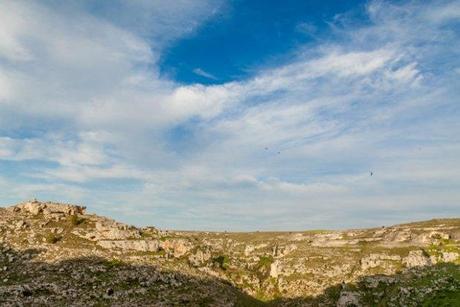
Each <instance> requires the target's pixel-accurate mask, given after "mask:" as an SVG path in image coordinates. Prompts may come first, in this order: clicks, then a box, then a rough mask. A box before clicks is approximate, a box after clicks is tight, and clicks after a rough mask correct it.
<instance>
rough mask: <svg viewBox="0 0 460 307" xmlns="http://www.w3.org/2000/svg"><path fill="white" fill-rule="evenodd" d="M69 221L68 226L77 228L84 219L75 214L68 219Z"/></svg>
mask: <svg viewBox="0 0 460 307" xmlns="http://www.w3.org/2000/svg"><path fill="white" fill-rule="evenodd" d="M69 221H70V224H72V225H73V226H78V225H80V224H81V223H83V222H84V219H82V218H79V217H78V215H76V214H73V215H71V216H70V217H69Z"/></svg>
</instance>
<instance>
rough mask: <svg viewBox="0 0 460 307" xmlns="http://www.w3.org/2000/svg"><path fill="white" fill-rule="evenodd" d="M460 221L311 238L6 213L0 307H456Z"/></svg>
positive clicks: (32, 206) (51, 212) (1, 222)
mask: <svg viewBox="0 0 460 307" xmlns="http://www.w3.org/2000/svg"><path fill="white" fill-rule="evenodd" d="M459 240H460V219H444V220H431V221H426V222H418V223H411V224H404V225H396V226H392V227H381V228H374V229H355V230H347V231H305V232H253V233H217V232H177V231H161V230H158V229H156V228H153V227H145V228H136V227H133V226H128V225H124V224H121V223H118V222H116V221H113V220H111V219H108V218H105V217H100V216H97V215H93V214H87V213H86V211H85V208H84V207H81V206H74V205H67V204H57V203H51V202H45V203H44V202H38V201H31V202H26V203H22V204H18V205H16V206H11V207H7V208H0V305H2V306H3V305H11V306H18V305H22V304H25V305H62V306H69V305H77V306H80V305H83V304H85V305H90V306H92V305H103V306H104V305H116V306H136V305H138V306H145V305H150V306H266V305H267V306H377V305H378V306H420V305H422V303H423V304H425V305H426V306H455V305H457V306H458V302H460V266H459V265H460V258H459V254H460V245H459Z"/></svg>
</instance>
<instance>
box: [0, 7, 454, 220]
mask: <svg viewBox="0 0 460 307" xmlns="http://www.w3.org/2000/svg"><path fill="white" fill-rule="evenodd" d="M1 5H3V6H7V8H8V9H7V10H6V9H5V10H1V9H0V59H1V60H0V131H1V132H2V133H4V135H3V136H0V160H1V161H8V163H9V164H13V165H14V166H16V167H17V168H13V170H11V169H10V170H9V171H8V172H9V174H8V175H6V174H2V178H3V179H2V178H0V179H1V180H0V187H4V188H5V189H11V193H17V195H18V196H17V197H18V198H20V197H25V196H27V197H30V195H32V194H34V193H36V194H39V195H44V196H46V197H55V198H59V197H62V198H64V199H63V200H69V199H70V200H74V201H77V202H83V201H87V202H89V203H88V205H89V206H90V207H91V206H92V207H93V208H95V209H97V210H100V211H99V212H103V213H115V212H120V211H122V212H125V211H126V210H130V211H131V212H139V214H138V215H133V216H132V217H131V218H132V220H130V221H136V222H138V223H150V224H159V226H163V227H164V226H169V227H172V226H175V227H179V228H184V227H185V228H214V229H216V228H220V229H222V228H223V227H224V228H226V227H227V226H228V227H231V228H233V229H237V228H239V229H248V228H265V229H268V228H278V229H279V228H283V227H288V228H291V229H292V228H307V227H317V226H320V227H331V225H332V226H334V225H335V224H334V223H335V222H336V221H337V220H340V221H345V220H348V221H349V223H348V224H347V223H345V222H343V223H342V224H340V225H342V226H346V225H355V226H356V225H359V224H360V223H370V224H372V223H373V222H375V223H379V222H380V221H379V220H378V219H376V218H375V216H376V214H374V215H372V210H374V212H377V213H378V214H379V215H382V214H383V215H386V217H385V221H387V222H395V221H400V220H401V219H412V218H417V217H421V216H426V215H428V214H432V215H433V211H434V210H435V209H436V208H438V207H437V206H439V204H442V205H444V208H445V210H440V211H439V214H441V213H442V214H453V213H456V214H457V213H458V210H457V211H455V206H454V205H455V204H458V200H459V199H460V197H459V196H460V195H459V194H458V193H457V192H456V191H457V190H460V189H458V188H459V186H458V182H460V181H459V180H458V179H459V178H458V176H457V175H456V174H458V173H460V172H459V171H460V169H458V165H460V163H458V157H459V156H460V147H459V146H458V144H459V139H458V136H457V133H456V131H458V128H459V126H458V122H459V121H458V116H459V114H458V107H457V106H458V101H457V98H456V97H458V95H457V94H458V90H455V88H460V87H458V76H457V75H455V74H454V75H451V74H450V71H449V69H450V68H449V67H451V66H453V67H459V65H460V63H458V60H457V59H458V50H460V48H456V47H458V43H456V42H457V41H458V33H455V31H453V30H452V29H451V28H450V27H449V26H448V23H449V22H451V21H452V20H455V18H457V15H456V14H455V10H456V8H457V6H458V5H457V4H456V2H433V3H432V4H431V5H427V4H414V3H411V4H403V5H393V4H389V3H387V2H382V1H375V2H371V3H370V4H369V5H368V7H367V9H368V15H369V18H370V25H366V26H362V27H358V28H356V27H352V28H350V27H349V26H344V27H341V26H338V25H337V26H334V27H333V31H335V32H336V34H337V35H338V37H339V38H337V39H336V40H335V41H329V42H323V43H320V44H319V45H317V46H316V47H314V48H310V49H308V50H301V51H299V52H298V55H297V56H296V57H295V58H294V59H293V60H292V61H290V62H289V63H286V64H284V65H280V66H278V67H271V68H267V69H263V70H260V71H258V72H256V73H255V75H254V76H253V77H251V78H249V79H247V80H243V81H239V82H229V83H225V84H221V85H210V86H206V85H202V84H193V85H186V86H185V85H179V84H177V83H176V82H174V81H173V80H168V79H166V78H163V77H161V76H160V75H159V73H158V66H157V65H158V64H157V60H158V58H159V56H160V55H161V52H162V51H163V48H165V46H167V45H168V44H169V43H170V42H171V41H172V40H175V39H178V38H179V37H181V36H183V35H187V34H189V33H191V32H192V31H194V30H196V29H198V28H199V26H200V24H201V23H202V22H205V21H206V20H207V19H208V18H212V16H213V15H215V14H216V10H217V9H218V7H220V6H214V5H210V2H207V1H204V2H202V3H201V2H200V3H197V2H195V1H194V3H193V5H190V3H189V2H187V1H184V2H181V4H180V5H179V4H177V5H174V6H171V5H168V4H165V3H163V2H152V3H150V2H142V1H141V2H133V3H131V2H130V3H124V2H116V3H115V4H114V6H113V8H106V10H104V14H103V15H97V16H96V15H91V14H90V13H88V12H87V11H86V9H87V5H88V3H87V2H72V5H73V7H72V8H73V10H68V9H65V4H60V5H57V6H54V7H51V6H48V5H47V4H46V3H31V2H4V3H2V4H1ZM115 15H116V16H120V18H119V19H117V20H114V19H113V16H115ZM24 16H26V17H27V18H24ZM136 16H138V17H139V22H138V23H137V22H134V20H135V18H134V17H136ZM147 24H148V25H149V27H146V25H147ZM345 24H346V23H345ZM145 28H148V29H149V30H148V31H147V30H144V29H145ZM420 33H423V35H420ZM203 72H204V71H201V70H197V71H196V72H195V73H198V74H201V75H202V76H204V77H207V78H210V77H213V76H211V75H208V76H206V74H207V73H206V72H204V73H205V74H203ZM177 127H181V128H183V127H185V128H183V129H185V130H187V132H189V134H187V135H185V136H184V137H183V138H179V139H173V140H172V141H171V140H169V139H168V136H169V134H170V133H171V131H173V132H174V129H176V128H177ZM24 131H25V133H24ZM23 134H25V135H23ZM29 134H32V135H29ZM171 142H172V143H174V142H176V143H180V144H173V145H180V146H182V147H181V148H182V149H179V150H177V149H175V147H174V146H171V144H170V143H171ZM1 161H0V163H1ZM31 161H32V162H35V163H37V164H36V165H35V164H34V165H33V167H32V168H28V167H22V168H21V165H28V164H27V163H32V162H31ZM50 164H51V166H50ZM371 169H372V170H373V171H374V173H375V175H374V176H372V178H371V177H370V176H369V173H368V172H369V170H371ZM16 172H17V173H16ZM7 177H8V180H7V179H5V178H7ZM110 180H121V181H123V180H127V181H129V180H131V181H134V182H135V183H136V187H135V188H134V189H131V190H130V189H129V188H126V190H119V189H118V188H117V187H114V186H112V187H111V188H110V182H109V181H110ZM30 182H34V183H30ZM35 182H38V183H35ZM93 183H95V184H94V185H92V184H93ZM97 183H99V184H104V183H106V187H105V188H98V184H97ZM14 186H17V188H14ZM107 186H109V188H107ZM21 188H23V191H24V192H20V190H21ZM67 190H68V191H69V196H68V197H66V196H65V195H66V191H67ZM0 195H1V196H2V197H3V199H7V200H8V201H10V200H12V197H11V196H7V195H5V194H0ZM110 204H112V206H113V207H107V206H108V205H110ZM124 204H126V205H124ZM123 206H125V207H123ZM417 206H419V207H417ZM417 208H420V210H421V211H423V212H422V213H423V214H422V213H417V214H416V210H415V209H417ZM453 208H454V209H453ZM401 212H403V213H404V214H407V218H406V217H404V218H403V217H401V216H398V214H401ZM149 214H150V215H149ZM144 216H154V217H156V218H157V219H158V220H151V221H147V220H146V219H141V220H138V219H139V218H141V217H144ZM122 218H126V216H122ZM160 218H161V221H159V219H160ZM184 221H186V222H187V223H188V224H183V223H184ZM161 223H163V224H161ZM322 223H323V224H322ZM226 225H227V226H226ZM251 225H252V226H251Z"/></svg>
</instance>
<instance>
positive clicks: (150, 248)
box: [97, 240, 160, 252]
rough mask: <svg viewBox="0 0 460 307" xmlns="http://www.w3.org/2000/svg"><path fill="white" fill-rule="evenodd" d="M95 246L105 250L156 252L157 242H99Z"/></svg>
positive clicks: (158, 245) (157, 248) (158, 246)
mask: <svg viewBox="0 0 460 307" xmlns="http://www.w3.org/2000/svg"><path fill="white" fill-rule="evenodd" d="M97 245H99V246H101V247H103V248H106V249H121V250H133V251H139V252H158V250H159V248H160V244H159V242H158V240H101V241H98V242H97Z"/></svg>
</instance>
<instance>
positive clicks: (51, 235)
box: [45, 233, 61, 244]
mask: <svg viewBox="0 0 460 307" xmlns="http://www.w3.org/2000/svg"><path fill="white" fill-rule="evenodd" d="M45 240H46V242H47V243H50V244H55V243H57V242H58V241H59V240H61V237H59V236H57V235H55V234H54V233H49V234H48V235H46V237H45Z"/></svg>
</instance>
